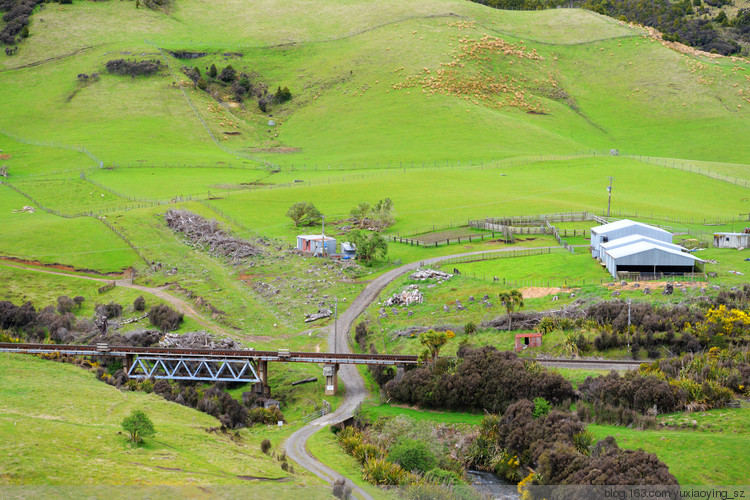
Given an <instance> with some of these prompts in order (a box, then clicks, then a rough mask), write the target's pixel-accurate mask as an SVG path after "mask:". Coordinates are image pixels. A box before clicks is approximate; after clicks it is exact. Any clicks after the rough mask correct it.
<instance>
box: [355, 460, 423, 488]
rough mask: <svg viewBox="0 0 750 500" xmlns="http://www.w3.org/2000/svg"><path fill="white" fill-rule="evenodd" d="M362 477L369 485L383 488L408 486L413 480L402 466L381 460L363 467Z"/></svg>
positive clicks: (369, 462)
mask: <svg viewBox="0 0 750 500" xmlns="http://www.w3.org/2000/svg"><path fill="white" fill-rule="evenodd" d="M362 477H363V478H364V479H365V481H367V482H368V483H371V484H377V485H383V486H396V485H401V484H406V483H407V482H408V481H409V479H411V478H413V476H412V475H411V474H408V473H407V472H406V471H405V470H404V469H403V468H402V467H401V466H400V465H398V464H394V463H391V462H389V461H387V460H383V459H381V458H376V459H373V460H368V461H367V462H366V463H365V465H364V467H362Z"/></svg>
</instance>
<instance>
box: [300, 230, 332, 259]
mask: <svg viewBox="0 0 750 500" xmlns="http://www.w3.org/2000/svg"><path fill="white" fill-rule="evenodd" d="M324 239H325V240H324ZM297 249H298V250H302V251H303V252H309V253H311V254H313V255H333V254H335V253H336V238H331V237H330V236H323V235H320V234H307V235H304V234H301V235H298V236H297Z"/></svg>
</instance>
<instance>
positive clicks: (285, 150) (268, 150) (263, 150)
mask: <svg viewBox="0 0 750 500" xmlns="http://www.w3.org/2000/svg"><path fill="white" fill-rule="evenodd" d="M250 151H251V152H253V153H299V152H300V151H302V150H301V149H300V148H293V147H290V146H280V147H278V148H252V149H250Z"/></svg>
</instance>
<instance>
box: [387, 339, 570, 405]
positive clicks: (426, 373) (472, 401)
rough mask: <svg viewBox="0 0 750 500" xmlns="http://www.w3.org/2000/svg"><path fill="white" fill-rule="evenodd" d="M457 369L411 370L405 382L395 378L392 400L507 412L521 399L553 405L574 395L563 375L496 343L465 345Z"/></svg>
mask: <svg viewBox="0 0 750 500" xmlns="http://www.w3.org/2000/svg"><path fill="white" fill-rule="evenodd" d="M458 355H459V360H458V365H457V366H456V368H455V370H448V369H445V368H444V367H441V365H440V364H435V365H434V366H433V367H431V368H417V369H414V370H410V371H407V372H406V373H405V374H404V377H403V379H402V380H401V381H400V382H396V381H391V382H388V384H387V385H386V392H387V393H388V395H389V396H391V397H392V398H394V399H396V400H398V401H402V402H405V403H410V404H417V405H420V406H425V407H440V408H450V409H457V410H458V409H461V410H488V411H492V412H498V411H499V412H502V411H504V410H505V409H506V408H507V407H508V405H510V404H512V403H514V402H515V401H518V400H520V399H529V398H532V399H533V398H535V397H543V398H544V399H546V400H547V401H549V402H550V403H552V404H553V405H557V404H560V403H561V402H562V401H564V400H566V399H572V398H573V396H574V393H573V387H572V386H571V384H570V382H569V381H568V380H565V378H563V377H562V376H561V375H559V374H557V373H554V372H550V371H547V370H545V369H544V368H542V367H540V366H537V365H528V366H527V364H526V362H524V361H522V360H520V359H518V357H517V356H516V355H515V354H514V353H512V352H504V351H498V350H497V349H495V348H494V347H481V348H477V349H472V348H467V347H462V348H461V349H459V352H458Z"/></svg>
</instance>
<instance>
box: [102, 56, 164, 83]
mask: <svg viewBox="0 0 750 500" xmlns="http://www.w3.org/2000/svg"><path fill="white" fill-rule="evenodd" d="M106 67H107V71H108V72H109V73H111V74H113V75H129V76H132V77H133V78H135V77H136V76H140V75H153V74H154V73H157V72H158V71H159V70H160V69H161V67H162V63H161V61H159V60H158V59H150V60H148V61H127V60H125V59H112V60H110V61H107V64H106Z"/></svg>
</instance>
